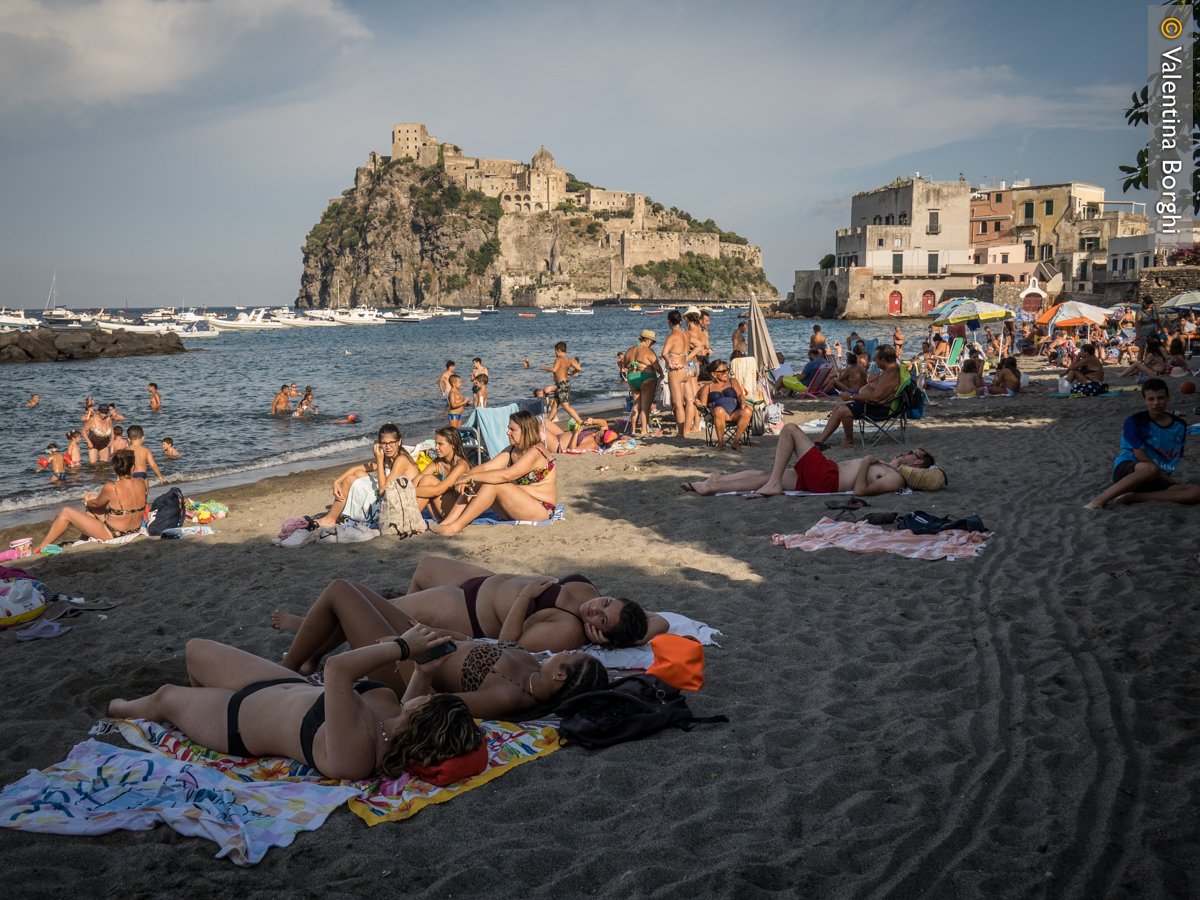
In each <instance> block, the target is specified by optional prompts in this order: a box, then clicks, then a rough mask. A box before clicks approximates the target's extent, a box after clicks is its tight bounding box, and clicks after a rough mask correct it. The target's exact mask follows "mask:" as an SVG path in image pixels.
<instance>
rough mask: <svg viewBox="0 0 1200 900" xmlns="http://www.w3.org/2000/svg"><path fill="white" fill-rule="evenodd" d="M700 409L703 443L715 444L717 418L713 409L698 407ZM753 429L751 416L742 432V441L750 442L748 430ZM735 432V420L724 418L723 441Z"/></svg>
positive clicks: (712, 445) (727, 439)
mask: <svg viewBox="0 0 1200 900" xmlns="http://www.w3.org/2000/svg"><path fill="white" fill-rule="evenodd" d="M698 408H699V409H700V418H702V419H703V420H704V443H706V444H708V446H710V447H715V446H717V420H716V417H715V416H714V415H713V411H712V410H711V409H709V408H708V407H698ZM753 430H754V418H753V416H751V419H750V425H749V427H747V428H746V430H745V431H743V432H742V443H743V444H746V445H749V444H750V432H751V431H753ZM736 434H737V422H736V421H735V420H734V419H726V420H725V434H724V436H723V438H722V440H723V441H729V440H731V439H732V438H733V436H734V435H736Z"/></svg>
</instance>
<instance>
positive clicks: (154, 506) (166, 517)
mask: <svg viewBox="0 0 1200 900" xmlns="http://www.w3.org/2000/svg"><path fill="white" fill-rule="evenodd" d="M183 523H184V514H183V491H181V490H179V488H177V487H173V488H171V489H170V490H169V491H167V492H166V493H165V494H163V495H162V496H161V497H159V498H158V499H157V500H155V501H154V502H153V503H151V504H150V521H149V523H148V524H147V525H146V531H147V532H148V533H150V534H152V535H158V534H162V533H163V532H164V531H166V530H167V529H168V528H180V527H182V526H183Z"/></svg>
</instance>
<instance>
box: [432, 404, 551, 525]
mask: <svg viewBox="0 0 1200 900" xmlns="http://www.w3.org/2000/svg"><path fill="white" fill-rule="evenodd" d="M508 439H509V441H510V442H511V443H510V444H509V446H508V447H505V448H504V449H503V450H501V451H500V452H499V453H497V454H496V455H495V456H493V457H492V458H491V459H489V460H488V461H487V462H485V463H483V464H482V465H479V466H476V467H475V468H473V469H471V470H470V471H469V472H467V473H466V474H464V475H460V476H459V478H458V480H457V481H456V482H455V486H456V487H457V488H459V490H460V491H461V494H460V495H459V498H458V502H456V503H455V504H454V506H453V507H452V508H451V510H450V512H449V513H448V514H447V515H446V518H445V519H443V520H442V521H441V523H440V524H439V523H434V524H432V525H430V526H429V530H430V531H433V532H435V533H437V534H446V535H450V534H458V533H459V532H460V531H462V530H463V529H464V528H466V527H467V526H468V525H470V524H471V523H472V522H474V521H475V520H476V519H477V518H479V517H480V516H481V515H483V514H484V513H485V512H487V511H488V510H489V509H492V510H495V511H496V512H497V513H498V514H499V515H500V516H501V517H502V518H504V519H517V520H519V521H523V522H544V521H546V520H547V519H549V518H550V516H551V515H553V513H554V508H555V504H556V503H557V502H558V477H557V476H556V475H555V472H554V459H553V458H552V457H551V456H550V454H549V453H547V452H546V450H545V449H544V448H543V447H542V432H541V428H539V427H538V420H537V417H536V416H535V415H534V414H533V413H531V412H527V411H526V410H520V411H519V412H515V413H513V414H512V415H511V416H510V417H509V419H508Z"/></svg>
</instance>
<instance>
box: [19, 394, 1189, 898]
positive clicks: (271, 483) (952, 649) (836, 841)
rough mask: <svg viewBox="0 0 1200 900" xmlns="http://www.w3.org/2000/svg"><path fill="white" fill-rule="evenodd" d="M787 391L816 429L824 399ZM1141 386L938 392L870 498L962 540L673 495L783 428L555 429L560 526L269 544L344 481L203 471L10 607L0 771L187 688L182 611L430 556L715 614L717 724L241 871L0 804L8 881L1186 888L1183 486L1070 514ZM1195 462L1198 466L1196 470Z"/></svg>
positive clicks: (70, 884)
mask: <svg viewBox="0 0 1200 900" xmlns="http://www.w3.org/2000/svg"><path fill="white" fill-rule="evenodd" d="M1171 385H1172V389H1173V403H1172V407H1173V408H1177V409H1179V410H1181V411H1184V412H1186V413H1188V414H1190V413H1191V410H1192V407H1193V406H1194V405H1195V401H1194V400H1193V399H1192V398H1190V397H1183V396H1181V395H1180V394H1179V393H1178V390H1177V385H1178V382H1177V381H1174V380H1172V382H1171ZM787 406H788V407H789V408H792V409H795V410H797V411H798V412H797V415H796V417H795V418H793V419H789V421H797V422H803V421H806V420H808V419H811V418H816V417H818V416H820V415H823V413H824V411H825V410H827V409H828V408H830V406H831V403H830V402H828V401H825V402H816V401H807V402H804V403H797V402H794V401H789V402H788V403H787ZM1140 408H1141V401H1140V395H1138V394H1135V393H1130V394H1124V395H1121V396H1118V397H1114V398H1101V399H1093V400H1053V399H1049V398H1047V397H1018V398H995V399H988V400H970V401H951V402H947V401H945V400H942V401H941V402H940V403H939V405H938V406H937V407H935V408H931V409H929V411H928V415H927V417H926V419H925V420H923V421H922V422H920V423H918V424H917V425H916V426H915V427H914V428H913V430H912V432H911V435H912V442H913V443H914V444H917V445H920V446H923V447H925V448H927V449H928V450H930V451H931V452H933V453H934V454H935V455H936V456H937V458H938V461H939V463H940V464H942V465H943V466H944V468H946V470H947V471H948V472H949V476H950V484H949V487H948V488H947V489H946V490H945V491H943V492H941V493H937V494H915V495H912V496H896V495H892V496H887V497H881V498H875V499H873V500H872V507H873V508H874V509H883V510H899V511H909V510H913V509H923V510H926V511H929V512H933V513H937V514H943V515H945V514H954V515H967V514H971V513H977V514H979V515H980V516H981V517H982V518H983V521H984V522H985V524H986V525H987V526H988V527H989V528H991V529H993V530H994V531H995V535H994V536H993V537H992V538H991V539H990V540H989V541H988V544H987V547H986V549H985V550H984V551H983V553H982V555H980V556H979V557H976V558H973V559H967V560H959V561H954V562H949V561H941V562H924V561H918V560H906V559H901V558H899V557H896V556H891V555H886V554H865V555H857V554H855V555H852V554H849V553H846V552H843V551H840V550H838V551H821V552H817V553H803V552H800V551H789V550H785V549H783V548H781V547H774V546H771V544H770V543H769V540H770V537H771V535H772V534H774V533H776V532H801V531H804V530H806V529H807V528H808V527H810V526H811V525H812V524H814V523H815V522H816V521H817V520H818V519H819V518H820V517H821V515H822V514H823V512H824V506H823V503H822V501H821V499H820V498H803V499H792V498H773V499H769V500H762V501H753V502H752V501H746V500H744V499H741V498H737V497H730V498H701V497H696V496H692V495H688V494H685V493H683V492H682V491H681V490H680V489H679V483H680V481H682V480H685V479H687V480H694V479H698V478H701V477H703V476H704V475H705V474H706V473H708V472H710V471H714V470H715V471H733V470H736V469H741V468H751V467H769V464H770V460H771V457H772V454H773V451H774V446H775V439H774V438H771V437H765V438H755V439H754V444H753V446H752V447H750V448H748V449H747V450H746V452H744V453H742V454H740V455H735V454H732V453H729V452H725V453H723V454H716V453H715V452H713V451H711V450H709V449H707V448H705V447H703V445H702V444H701V442H700V441H699V440H693V441H690V442H688V444H687V445H686V446H684V447H682V448H681V447H679V446H673V445H672V444H671V443H670V442H662V441H660V442H658V443H657V444H656V445H655V446H653V447H650V448H647V449H643V450H641V451H639V452H638V453H637V454H636V455H633V456H628V457H621V458H600V457H597V456H595V455H585V456H578V457H559V459H558V465H559V466H560V469H559V484H560V489H559V490H560V493H559V498H560V502H562V503H564V504H565V506H566V509H567V516H566V519H565V521H563V522H562V523H560V524H556V525H554V526H551V527H547V528H508V527H490V528H487V527H473V528H468V529H467V530H466V531H465V532H464V533H463V534H462V535H460V536H458V537H454V538H442V537H438V536H435V535H426V536H423V537H420V538H416V539H411V540H407V541H403V542H397V541H395V540H392V539H387V538H381V539H378V540H375V541H373V542H370V543H366V544H358V545H354V546H337V545H324V544H317V545H312V546H310V547H308V548H305V549H302V550H298V551H289V550H278V549H275V548H273V547H271V546H270V544H269V540H270V538H271V537H273V536H274V535H275V533H276V532H277V530H278V526H279V523H280V522H281V521H282V520H283V519H284V518H286V517H288V516H291V515H294V514H298V513H313V512H315V511H318V510H321V509H323V508H324V506H325V505H326V504H327V503H328V499H329V487H330V481H331V477H330V474H329V473H305V474H298V475H294V476H290V477H286V478H276V479H271V480H268V481H265V482H262V483H259V484H256V485H251V486H246V487H240V488H235V489H231V490H227V491H222V492H220V493H219V494H218V495H216V496H213V497H212V499H218V500H222V501H224V502H227V503H228V504H229V506H230V508H231V515H230V517H229V518H228V519H226V520H224V521H222V522H219V523H217V527H218V528H219V530H220V533H219V534H218V535H215V536H212V537H209V538H191V539H186V540H182V541H158V540H149V539H142V540H139V541H137V542H134V543H133V544H131V545H128V546H122V547H100V546H91V547H86V548H85V547H72V548H69V549H68V550H67V551H66V552H65V553H63V554H62V555H61V556H58V557H54V558H46V559H40V560H37V561H33V562H31V563H30V564H29V565H28V566H27V568H28V570H29V571H30V572H31V573H33V574H35V575H36V576H37V577H38V578H40V579H43V580H45V581H46V582H47V583H48V584H50V585H51V586H52V587H53V588H54V589H55V590H57V591H62V592H66V593H69V594H72V595H82V596H85V597H87V598H89V599H91V598H96V597H99V596H101V595H104V596H108V597H110V598H112V599H114V600H120V601H121V602H122V606H120V607H119V608H118V609H115V610H112V611H110V612H109V613H108V619H107V620H105V621H100V620H99V619H98V618H97V617H96V616H95V615H94V614H87V615H86V616H85V617H83V618H80V619H76V620H75V621H73V622H72V623H71V624H72V629H73V630H72V631H71V633H70V634H68V635H66V636H65V637H63V638H60V639H57V640H51V641H38V642H34V643H29V644H20V643H17V642H16V641H15V639H14V638H13V636H12V634H11V632H9V633H3V634H0V647H2V650H0V780H2V781H3V783H9V782H11V781H13V780H15V779H17V778H19V777H20V776H21V775H23V774H24V773H25V771H26V770H27V769H29V768H31V767H32V768H41V767H45V766H48V765H50V764H52V763H55V762H58V761H59V760H62V759H63V758H65V756H66V755H67V752H68V751H69V750H70V748H71V747H72V746H73V745H74V744H76V743H77V742H79V741H82V740H84V739H85V738H86V736H87V731H88V729H89V727H91V726H92V725H93V724H94V723H95V722H96V720H97V719H99V718H100V717H101V716H103V715H104V713H105V708H106V704H107V703H108V701H109V700H110V699H111V698H113V697H117V696H124V697H129V696H132V695H136V694H140V693H143V692H148V691H151V690H153V689H154V688H156V687H158V686H159V685H160V684H162V683H164V682H171V681H174V682H177V683H186V681H185V675H184V666H183V658H182V651H183V646H184V643H185V642H186V641H187V640H188V639H189V638H192V637H207V638H213V639H216V640H220V641H225V642H228V643H230V644H234V645H236V646H239V647H243V648H245V649H247V650H251V651H253V652H255V653H260V654H262V655H264V656H267V657H271V658H278V657H279V656H280V655H281V654H282V653H283V652H284V650H285V649H286V648H287V646H288V641H289V636H288V635H287V634H285V633H281V632H278V631H274V630H273V629H272V628H271V626H270V622H269V619H268V616H269V613H270V611H271V610H272V609H273V608H275V607H281V608H283V609H285V610H289V611H292V612H295V613H302V612H303V611H304V610H305V609H306V608H307V606H308V605H309V604H310V603H311V601H312V600H313V599H314V598H315V597H316V595H317V593H318V592H319V591H320V590H321V588H322V587H323V586H324V585H325V584H326V583H327V582H328V581H330V580H331V579H334V578H351V579H354V580H357V581H362V582H364V583H366V584H367V585H369V586H371V587H374V588H376V589H378V590H380V591H382V592H383V593H385V594H389V595H395V594H398V593H400V592H401V591H402V590H403V589H404V588H405V587H406V586H407V584H408V580H409V577H410V575H411V573H412V570H413V568H414V566H415V565H416V562H417V560H418V559H419V558H420V557H421V556H423V555H425V554H444V555H450V556H454V557H459V558H463V559H469V560H471V561H474V562H478V563H480V564H482V565H484V566H488V567H490V568H493V569H496V570H499V571H516V572H542V573H547V574H552V575H563V574H567V573H569V572H575V571H581V572H584V573H586V574H588V575H589V576H591V577H592V578H593V580H594V581H595V582H596V583H597V585H598V586H599V587H600V588H601V589H602V590H603V591H605V592H611V593H612V594H614V595H616V596H626V595H627V596H631V597H636V598H638V599H640V600H642V601H643V602H644V603H645V605H646V606H647V607H648V608H650V609H663V610H672V611H676V612H680V613H684V614H686V615H689V616H692V617H694V618H698V619H701V620H703V621H705V622H707V623H709V624H711V625H713V626H715V627H717V628H719V629H720V630H722V631H723V632H724V633H725V637H724V638H723V639H722V644H723V647H722V648H721V649H716V648H712V649H711V650H710V651H709V653H708V657H707V666H706V671H705V676H706V683H705V686H704V688H703V690H701V691H700V692H699V693H698V694H696V695H694V696H693V697H692V698H691V701H690V702H691V706H692V708H693V710H694V711H695V712H696V714H697V715H710V714H717V713H723V714H725V715H727V716H729V718H730V723H729V724H728V725H710V726H703V727H699V728H697V729H696V730H694V731H693V732H691V733H687V734H685V733H683V732H679V731H675V730H672V731H668V732H664V733H660V734H658V735H655V736H653V737H651V738H648V739H645V740H642V741H638V742H634V743H627V744H622V745H619V746H615V747H612V748H609V749H607V750H603V751H597V752H588V751H585V750H583V749H581V748H579V747H571V746H568V747H566V748H564V749H563V750H561V751H559V752H558V753H555V754H553V755H551V756H549V757H548V758H546V759H544V760H539V761H537V762H533V763H530V764H528V765H525V766H522V767H520V768H518V769H516V770H514V771H513V772H511V773H509V774H507V775H505V776H504V777H502V778H500V779H497V780H495V781H493V782H491V783H489V784H487V785H484V786H483V787H480V788H478V789H476V790H474V791H472V792H470V793H468V794H466V795H464V796H462V797H459V798H456V799H455V800H453V801H452V802H450V803H447V804H445V805H442V806H438V807H433V808H429V809H426V810H423V811H422V812H420V813H419V814H418V815H417V816H416V817H414V818H412V819H410V820H407V821H404V822H400V823H393V824H384V825H379V826H376V827H374V828H370V829H368V828H367V827H366V825H365V824H364V823H363V822H362V821H361V820H359V819H358V818H357V817H355V816H354V815H352V814H351V813H350V812H349V811H348V810H346V809H344V808H343V809H341V810H339V811H338V812H336V813H335V814H334V815H332V816H331V817H330V819H329V821H328V822H327V823H326V824H325V825H324V826H323V827H322V828H320V829H319V830H318V831H315V832H312V833H307V834H302V835H300V836H299V837H298V838H297V840H296V841H295V843H294V844H293V845H292V846H291V847H288V848H284V849H274V850H271V851H270V852H269V853H268V854H267V857H266V859H265V860H264V861H263V862H262V863H261V864H259V865H258V866H256V867H253V868H251V869H238V868H236V867H234V866H233V865H231V864H230V863H228V862H226V861H223V860H214V859H213V858H212V857H213V854H214V852H215V851H216V847H215V845H213V844H211V843H208V842H206V841H202V840H196V839H190V838H184V837H181V836H179V835H177V834H175V833H174V832H172V831H171V830H169V829H167V828H165V827H159V828H157V829H155V830H154V831H152V832H148V833H126V832H118V833H115V834H111V835H108V836H105V837H101V838H71V837H61V836H52V835H33V834H23V833H13V832H8V831H4V832H3V833H0V850H2V852H3V858H4V860H5V863H6V865H5V869H6V874H7V877H8V878H9V879H10V882H11V881H14V880H15V881H18V882H19V887H17V888H16V893H15V894H11V895H10V896H21V897H43V896H45V897H52V896H53V897H58V896H66V895H71V896H79V897H91V896H120V897H159V896H179V895H182V894H184V893H186V895H187V896H189V897H192V898H205V897H226V896H246V897H266V896H271V897H308V896H317V895H320V896H325V897H342V896H346V897H350V896H363V895H366V894H368V893H370V894H372V895H383V894H386V895H396V894H400V893H404V894H406V895H416V896H430V897H449V896H477V897H511V896H526V897H556V898H561V897H573V896H580V895H585V894H586V895H598V896H620V897H648V896H655V897H697V896H737V897H739V898H750V897H767V896H774V895H779V894H781V893H782V894H786V895H789V896H791V895H796V894H801V893H802V894H803V895H804V896H809V897H839V898H866V897H871V898H884V897H888V898H902V897H918V896H919V897H931V898H943V897H947V898H948V897H953V898H984V897H987V898H995V897H1072V898H1096V897H1126V896H1131V897H1132V896H1141V897H1155V898H1161V897H1180V898H1182V897H1188V896H1191V897H1195V896H1196V895H1197V893H1198V891H1200V868H1198V866H1200V863H1198V859H1200V852H1198V850H1200V848H1198V843H1200V812H1198V811H1200V803H1198V798H1200V766H1198V763H1200V759H1198V757H1200V741H1198V739H1197V738H1198V734H1200V731H1198V728H1200V676H1198V674H1197V664H1196V657H1197V638H1198V635H1200V603H1198V602H1197V597H1198V596H1200V592H1197V590H1196V581H1197V575H1200V569H1198V568H1197V560H1196V552H1197V549H1198V548H1197V546H1196V545H1197V540H1196V538H1197V535H1198V534H1200V529H1198V528H1197V515H1198V512H1197V510H1196V509H1195V508H1189V507H1182V506H1176V505H1172V504H1149V505H1141V506H1136V507H1129V508H1119V509H1117V510H1115V511H1114V510H1109V511H1104V512H1087V511H1085V510H1083V509H1082V506H1083V504H1084V503H1085V502H1086V501H1087V500H1088V499H1090V498H1091V497H1092V496H1094V495H1095V494H1096V493H1098V492H1099V491H1100V490H1101V489H1102V488H1103V487H1104V486H1105V485H1106V484H1107V482H1108V473H1109V472H1110V469H1111V465H1112V459H1113V456H1114V454H1115V452H1116V450H1117V447H1118V440H1119V432H1120V426H1121V423H1122V421H1123V419H1124V418H1125V416H1127V415H1129V414H1130V413H1131V412H1134V411H1136V410H1138V409H1140ZM894 450H895V445H894V444H887V443H886V442H885V443H884V444H881V445H880V447H879V448H878V455H879V456H885V455H891V454H892V453H893V452H894ZM831 455H832V456H834V457H835V458H847V457H851V456H858V455H861V453H860V452H859V451H849V450H836V451H833V453H832V454H831ZM1197 455H1198V454H1197V450H1196V446H1195V445H1193V446H1192V447H1191V448H1190V450H1189V453H1188V458H1187V459H1186V460H1185V461H1184V462H1183V463H1182V465H1181V469H1180V473H1181V475H1182V477H1183V478H1184V479H1187V480H1191V481H1197V480H1200V467H1198V466H1197V462H1196V460H1197ZM603 465H608V466H609V468H608V470H607V471H600V467H601V466H603ZM198 499H199V498H198ZM44 527H45V526H44V525H43V526H36V527H35V526H23V527H20V528H14V529H9V530H8V531H5V532H3V533H0V540H2V541H4V542H7V541H8V540H11V539H12V538H13V537H16V536H24V535H34V536H39V537H40V535H41V534H42V533H43V532H44Z"/></svg>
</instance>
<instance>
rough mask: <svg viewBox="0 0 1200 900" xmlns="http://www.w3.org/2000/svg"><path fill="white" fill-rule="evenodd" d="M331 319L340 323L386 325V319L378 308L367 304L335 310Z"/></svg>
mask: <svg viewBox="0 0 1200 900" xmlns="http://www.w3.org/2000/svg"><path fill="white" fill-rule="evenodd" d="M333 321H335V322H337V323H338V324H340V325H386V324H387V319H385V318H384V317H383V316H381V315H380V314H379V310H377V309H373V308H371V307H369V306H356V307H352V308H350V309H342V310H335V311H334V313H333Z"/></svg>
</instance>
